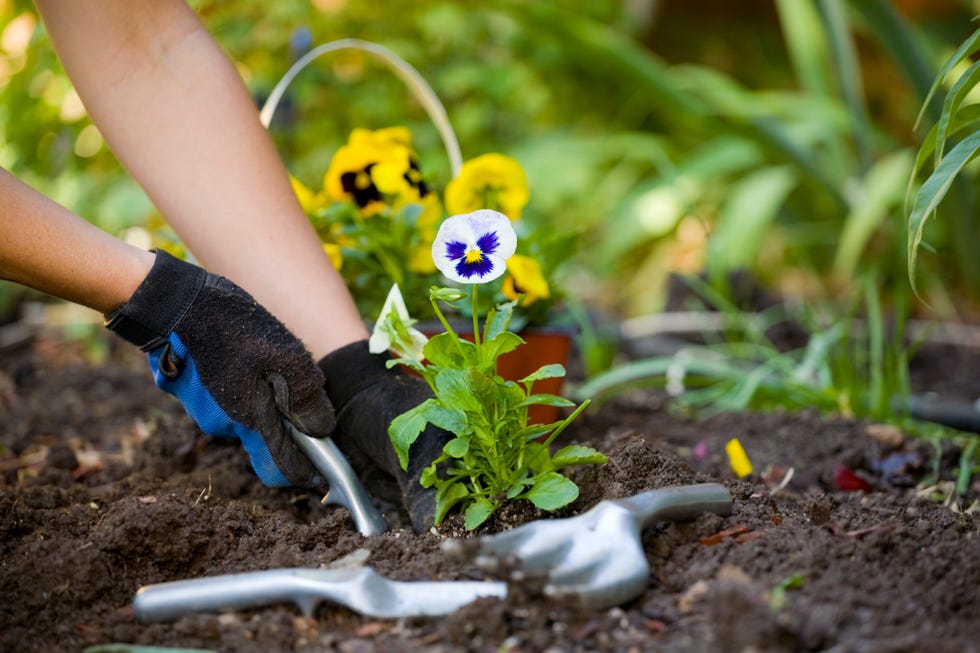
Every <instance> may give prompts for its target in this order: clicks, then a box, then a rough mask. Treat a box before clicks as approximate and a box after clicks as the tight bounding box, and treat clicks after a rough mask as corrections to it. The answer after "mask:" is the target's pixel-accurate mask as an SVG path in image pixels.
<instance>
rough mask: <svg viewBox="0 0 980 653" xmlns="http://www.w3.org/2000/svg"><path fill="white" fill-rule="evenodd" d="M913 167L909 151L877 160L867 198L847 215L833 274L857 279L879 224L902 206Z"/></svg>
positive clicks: (866, 187)
mask: <svg viewBox="0 0 980 653" xmlns="http://www.w3.org/2000/svg"><path fill="white" fill-rule="evenodd" d="M911 167H912V157H911V154H910V152H909V151H908V150H899V151H898V152H895V153H893V154H891V155H889V156H887V157H884V158H882V159H880V160H879V161H877V162H876V163H875V165H874V166H873V167H872V168H871V170H869V171H868V174H867V176H866V177H865V179H864V197H863V198H862V199H861V201H860V202H858V203H856V204H855V206H854V207H853V208H852V209H851V212H850V213H849V214H848V216H847V219H846V220H845V221H844V228H843V229H842V230H841V235H840V239H839V241H838V242H839V244H838V246H837V255H836V258H835V259H834V271H835V272H836V273H837V274H838V275H839V276H840V277H841V278H842V279H850V278H851V277H853V276H854V273H855V271H856V270H857V268H858V264H859V263H860V261H861V257H862V255H863V254H864V251H865V248H866V247H867V245H868V242H869V241H870V240H871V236H872V235H874V232H875V230H876V229H877V228H878V225H880V224H881V223H882V221H883V220H886V219H887V218H889V217H890V216H891V215H892V213H891V212H892V210H893V209H894V208H895V207H896V206H898V205H899V204H900V203H901V201H902V198H903V196H904V192H905V185H906V181H907V180H908V178H909V174H910V172H911Z"/></svg>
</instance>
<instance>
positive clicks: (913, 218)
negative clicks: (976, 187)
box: [908, 132, 980, 290]
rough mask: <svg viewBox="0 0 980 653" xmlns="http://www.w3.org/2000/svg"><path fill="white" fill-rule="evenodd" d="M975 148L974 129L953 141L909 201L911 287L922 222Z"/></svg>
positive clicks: (979, 137)
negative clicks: (910, 207)
mask: <svg viewBox="0 0 980 653" xmlns="http://www.w3.org/2000/svg"><path fill="white" fill-rule="evenodd" d="M978 150H980V132H974V133H973V134H970V135H969V136H967V137H966V138H964V139H963V140H962V141H960V142H959V143H957V144H956V147H954V148H953V149H952V150H950V151H949V154H947V155H946V156H945V157H943V160H942V162H940V164H939V165H938V166H937V167H936V170H935V172H933V173H932V174H931V175H930V176H929V178H928V179H926V181H925V183H924V184H922V188H920V189H919V192H918V193H917V194H916V196H915V204H913V205H912V213H911V214H910V215H909V223H908V233H909V236H908V267H909V280H910V282H911V284H912V288H913V290H914V289H915V286H916V283H915V259H916V255H917V254H918V251H919V245H920V244H921V243H922V232H923V229H924V228H925V222H926V220H927V219H928V218H929V216H931V215H933V214H934V213H935V211H936V207H938V206H939V203H940V202H942V200H943V198H944V197H945V196H946V193H947V191H949V187H950V186H951V185H952V184H953V181H954V180H955V179H956V176H957V175H958V174H959V173H960V171H961V170H962V169H963V167H964V166H965V165H966V164H967V163H969V162H970V161H972V160H973V158H974V157H975V156H976V155H977V151H978Z"/></svg>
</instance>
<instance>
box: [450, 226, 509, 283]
mask: <svg viewBox="0 0 980 653" xmlns="http://www.w3.org/2000/svg"><path fill="white" fill-rule="evenodd" d="M499 246H500V239H499V238H498V237H497V233H496V232H494V231H488V232H487V233H485V234H483V235H482V236H480V237H479V238H478V239H477V241H476V247H473V248H469V247H467V246H466V243H462V242H459V241H458V240H454V241H450V242H448V243H446V256H447V257H448V258H449V259H450V260H453V261H456V273H457V274H459V276H461V277H463V278H465V279H471V278H473V277H477V278H481V279H482V278H483V277H485V276H486V275H488V274H490V272H492V271H493V269H494V266H493V261H491V260H490V254H493V253H494V252H495V251H497V247H499Z"/></svg>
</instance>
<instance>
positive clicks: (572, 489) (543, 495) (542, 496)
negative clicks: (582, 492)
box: [524, 472, 578, 510]
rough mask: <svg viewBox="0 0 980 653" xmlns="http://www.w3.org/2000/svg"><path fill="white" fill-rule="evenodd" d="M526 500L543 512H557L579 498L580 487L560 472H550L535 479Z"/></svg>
mask: <svg viewBox="0 0 980 653" xmlns="http://www.w3.org/2000/svg"><path fill="white" fill-rule="evenodd" d="M524 498H525V499H528V500H529V501H530V502H531V503H533V504H534V505H535V506H537V507H538V508H540V509H541V510H557V509H558V508H561V507H562V506H567V505H568V504H570V503H571V502H572V501H575V499H577V498H578V486H577V485H575V483H573V482H572V481H570V480H569V479H567V478H565V477H564V476H562V475H561V474H559V473H558V472H548V473H547V474H542V475H541V476H539V477H537V478H536V479H534V486H533V487H532V488H531V489H530V490H529V491H528V493H527V494H525V495H524Z"/></svg>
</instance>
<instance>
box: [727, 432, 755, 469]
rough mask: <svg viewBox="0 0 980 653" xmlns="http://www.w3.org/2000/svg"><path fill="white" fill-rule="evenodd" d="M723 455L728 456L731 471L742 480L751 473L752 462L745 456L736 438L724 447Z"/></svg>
mask: <svg viewBox="0 0 980 653" xmlns="http://www.w3.org/2000/svg"><path fill="white" fill-rule="evenodd" d="M725 453H727V454H728V462H729V464H730V465H731V466H732V471H733V472H735V475H736V476H738V477H739V478H743V477H745V476H748V475H749V474H751V473H752V461H750V460H749V457H748V456H747V455H746V454H745V449H743V448H742V443H741V442H739V441H738V438H732V439H731V440H729V441H728V443H727V444H726V445H725Z"/></svg>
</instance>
